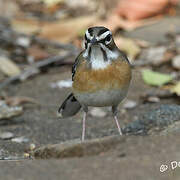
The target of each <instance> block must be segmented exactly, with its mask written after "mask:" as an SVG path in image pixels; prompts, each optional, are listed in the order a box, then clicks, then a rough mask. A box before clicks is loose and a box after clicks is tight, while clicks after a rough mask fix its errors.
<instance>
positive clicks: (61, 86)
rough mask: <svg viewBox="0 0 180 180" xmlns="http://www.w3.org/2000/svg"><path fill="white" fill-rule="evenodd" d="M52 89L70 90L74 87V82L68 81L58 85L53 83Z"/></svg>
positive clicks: (60, 82)
mask: <svg viewBox="0 0 180 180" xmlns="http://www.w3.org/2000/svg"><path fill="white" fill-rule="evenodd" d="M50 86H51V88H57V87H58V88H70V87H72V80H71V79H67V80H61V81H58V82H56V83H51V85H50Z"/></svg>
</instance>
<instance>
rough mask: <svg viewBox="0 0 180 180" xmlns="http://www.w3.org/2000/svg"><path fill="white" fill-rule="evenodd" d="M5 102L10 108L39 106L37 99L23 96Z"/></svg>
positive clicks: (7, 98)
mask: <svg viewBox="0 0 180 180" xmlns="http://www.w3.org/2000/svg"><path fill="white" fill-rule="evenodd" d="M5 102H6V104H7V105H9V106H18V105H22V104H27V103H32V104H38V102H37V101H36V100H35V99H33V98H30V97H23V96H15V97H6V98H5Z"/></svg>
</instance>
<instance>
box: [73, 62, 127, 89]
mask: <svg viewBox="0 0 180 180" xmlns="http://www.w3.org/2000/svg"><path fill="white" fill-rule="evenodd" d="M130 80H131V68H130V65H129V64H128V63H127V62H126V61H113V62H112V64H111V65H109V66H108V67H107V68H105V69H98V70H92V69H89V68H87V66H86V62H83V63H81V65H79V67H78V69H77V71H76V74H75V76H74V82H73V91H78V92H94V91H98V90H104V89H106V90H108V89H123V88H127V87H128V86H129V83H130Z"/></svg>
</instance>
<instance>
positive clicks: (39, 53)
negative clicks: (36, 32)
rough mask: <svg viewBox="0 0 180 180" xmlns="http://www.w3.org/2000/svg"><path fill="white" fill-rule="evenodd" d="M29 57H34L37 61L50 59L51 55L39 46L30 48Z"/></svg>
mask: <svg viewBox="0 0 180 180" xmlns="http://www.w3.org/2000/svg"><path fill="white" fill-rule="evenodd" d="M27 51H28V55H30V56H32V57H33V59H34V60H35V61H37V60H41V59H45V58H48V57H49V53H48V52H47V51H45V50H44V49H41V48H39V46H36V45H34V46H31V47H30V48H28V50H27Z"/></svg>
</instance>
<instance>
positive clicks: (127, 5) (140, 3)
mask: <svg viewBox="0 0 180 180" xmlns="http://www.w3.org/2000/svg"><path fill="white" fill-rule="evenodd" d="M176 4H177V0H158V1H157V0H128V1H127V0H121V1H120V2H119V5H118V6H117V8H116V13H117V14H118V15H119V16H122V17H125V18H127V19H128V20H131V21H134V20H139V19H144V18H147V17H152V16H155V15H161V14H163V13H165V12H166V13H167V12H168V10H170V9H172V7H173V6H174V5H176Z"/></svg>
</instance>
